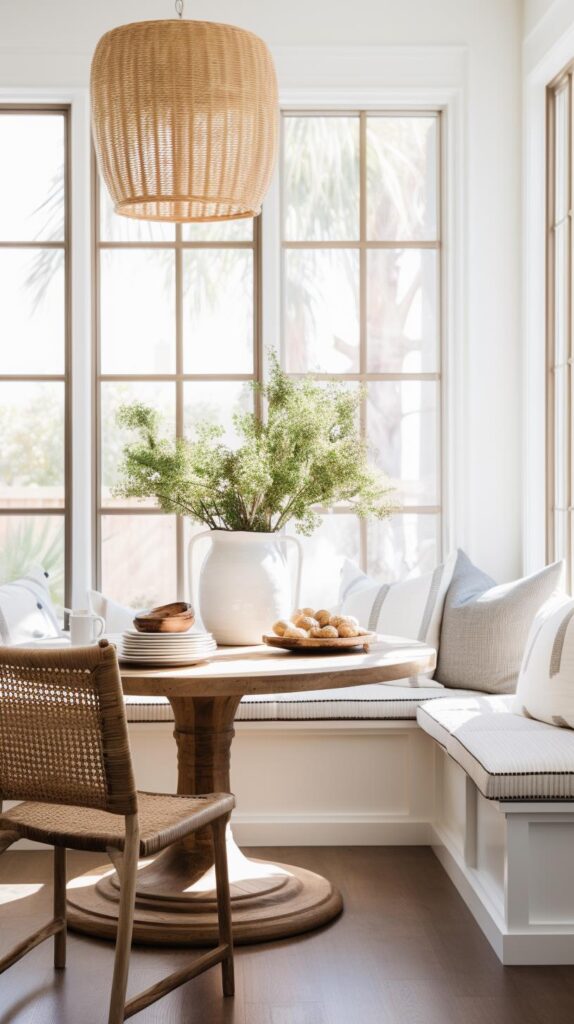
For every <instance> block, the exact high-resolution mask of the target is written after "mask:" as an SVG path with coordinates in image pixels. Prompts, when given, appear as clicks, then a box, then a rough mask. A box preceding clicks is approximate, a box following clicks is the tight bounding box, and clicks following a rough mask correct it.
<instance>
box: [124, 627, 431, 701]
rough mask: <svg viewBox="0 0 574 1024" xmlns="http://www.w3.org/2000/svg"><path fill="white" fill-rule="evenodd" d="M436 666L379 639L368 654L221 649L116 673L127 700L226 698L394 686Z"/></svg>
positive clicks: (393, 640) (427, 656) (419, 648)
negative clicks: (183, 662)
mask: <svg viewBox="0 0 574 1024" xmlns="http://www.w3.org/2000/svg"><path fill="white" fill-rule="evenodd" d="M435 664H436V652H435V650H434V648H433V647H428V646H427V644H422V643H418V642H417V641H416V640H408V639H405V638H404V637H391V636H384V637H383V636H381V637H380V638H379V640H378V641H377V643H375V644H371V646H370V650H369V651H368V653H365V652H364V651H362V650H361V651H359V652H356V653H355V652H353V651H345V650H342V651H339V652H337V653H336V654H317V653H313V654H299V653H296V654H295V653H293V652H291V651H281V650H276V649H274V648H271V647H265V646H263V645H259V646H256V647H220V648H218V649H217V651H216V652H215V653H214V654H213V655H211V656H210V660H209V661H204V662H201V663H199V664H198V665H192V666H189V667H186V668H161V669H158V668H138V667H137V666H136V667H134V666H130V667H128V666H127V665H122V664H121V662H120V671H121V676H122V686H123V690H124V693H126V694H128V695H131V696H165V697H213V696H221V697H226V696H237V695H243V694H248V693H290V692H298V691H299V692H300V691H304V690H327V689H334V688H336V687H342V686H358V685H360V684H362V683H377V682H379V683H383V682H392V681H393V680H396V679H405V678H408V677H409V676H414V675H418V674H419V672H428V671H432V669H433V668H434V667H435Z"/></svg>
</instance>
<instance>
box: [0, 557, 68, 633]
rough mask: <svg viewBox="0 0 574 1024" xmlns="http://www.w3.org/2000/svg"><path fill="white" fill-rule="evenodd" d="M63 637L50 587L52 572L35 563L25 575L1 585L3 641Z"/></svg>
mask: <svg viewBox="0 0 574 1024" xmlns="http://www.w3.org/2000/svg"><path fill="white" fill-rule="evenodd" d="M57 636H60V626H59V623H58V615H57V613H56V609H55V608H54V605H53V604H52V599H51V597H50V592H49V590H48V573H47V572H45V571H44V569H42V567H41V566H32V568H30V569H29V570H28V572H27V573H26V575H25V576H22V577H21V578H20V579H18V580H12V581H11V582H10V583H4V584H3V585H2V586H1V587H0V640H1V642H2V643H3V644H25V643H28V642H29V641H32V640H40V639H42V640H45V639H50V638H51V637H57Z"/></svg>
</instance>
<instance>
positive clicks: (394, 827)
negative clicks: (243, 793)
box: [11, 811, 433, 850]
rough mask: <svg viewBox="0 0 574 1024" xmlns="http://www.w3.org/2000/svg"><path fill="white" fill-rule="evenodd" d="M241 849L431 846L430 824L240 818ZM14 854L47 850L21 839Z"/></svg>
mask: <svg viewBox="0 0 574 1024" xmlns="http://www.w3.org/2000/svg"><path fill="white" fill-rule="evenodd" d="M232 826H233V834H234V836H235V839H236V840H237V842H238V843H239V844H240V846H429V845H430V843H431V841H432V835H433V830H432V826H431V823H430V822H429V821H425V820H421V821H416V820H413V819H412V818H409V819H408V820H404V821H401V820H400V819H399V820H397V819H396V818H392V817H390V816H389V815H385V814H309V815H306V814H241V813H240V812H239V811H235V812H234V814H233V818H232ZM11 849H13V850H47V847H45V846H42V845H41V844H40V843H33V842H32V841H31V840H29V839H22V840H20V842H19V843H14V846H13V847H11Z"/></svg>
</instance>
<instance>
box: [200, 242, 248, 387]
mask: <svg viewBox="0 0 574 1024" xmlns="http://www.w3.org/2000/svg"><path fill="white" fill-rule="evenodd" d="M183 302H184V308H183V342H184V369H185V372H186V373H210V372H211V373H251V372H252V371H253V253H252V251H251V250H250V249H195V250H191V251H187V252H184V254H183Z"/></svg>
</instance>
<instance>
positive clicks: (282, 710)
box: [126, 683, 467, 722]
mask: <svg viewBox="0 0 574 1024" xmlns="http://www.w3.org/2000/svg"><path fill="white" fill-rule="evenodd" d="M466 693H467V691H465V695H466ZM452 695H453V691H452V690H445V689H443V688H442V687H440V686H438V685H437V684H436V683H431V685H430V686H424V685H421V686H418V685H413V686H408V685H405V686H396V685H394V684H390V683H369V684H366V685H364V686H346V687H342V688H340V689H335V690H312V691H308V692H304V693H271V694H262V695H258V694H255V695H252V694H250V695H248V696H245V697H243V699H242V701H241V704H240V705H239V708H238V711H237V715H236V716H235V719H236V721H238V722H258V721H259V722H265V721H272V722H289V721H325V720H327V719H376V720H380V719H397V720H400V719H411V720H413V719H415V718H416V714H417V707H418V706H419V704H421V703H422V702H423V701H427V700H431V699H432V698H442V697H445V698H447V697H448V698H452ZM126 712H127V718H128V722H171V721H173V712H172V710H171V707H170V704H169V702H168V701H167V699H166V698H165V697H126Z"/></svg>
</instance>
